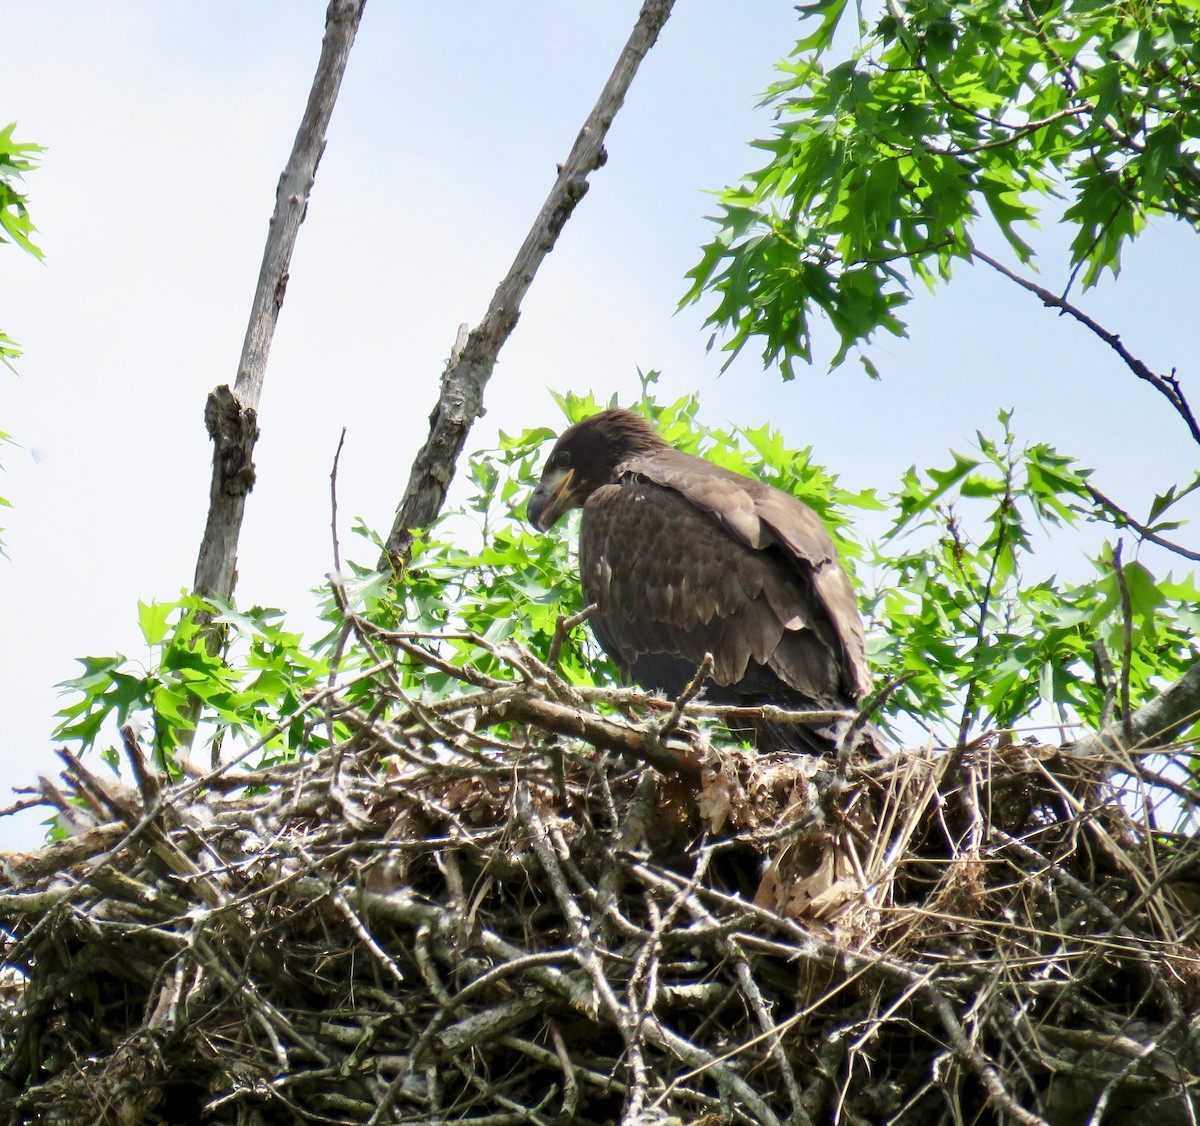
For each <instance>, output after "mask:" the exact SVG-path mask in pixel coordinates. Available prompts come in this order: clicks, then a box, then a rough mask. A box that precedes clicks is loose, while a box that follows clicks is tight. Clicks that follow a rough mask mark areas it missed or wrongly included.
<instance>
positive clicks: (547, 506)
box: [528, 469, 575, 532]
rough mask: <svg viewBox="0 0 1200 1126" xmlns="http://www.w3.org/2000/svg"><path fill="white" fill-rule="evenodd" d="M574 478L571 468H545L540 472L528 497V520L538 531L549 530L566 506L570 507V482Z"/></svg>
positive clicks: (573, 471) (565, 509)
mask: <svg viewBox="0 0 1200 1126" xmlns="http://www.w3.org/2000/svg"><path fill="white" fill-rule="evenodd" d="M574 479H575V470H573V469H547V470H546V472H545V473H543V474H542V479H541V481H540V482H539V483H538V487H537V488H536V489H534V490H533V496H531V497H530V498H529V509H528V513H529V522H530V523H531V524H532V525H533V526H534V527H535V528H537V530H538V531H539V532H546V531H549V530H550V529H551V528H552V527H554V525H555V524H556V523H557V521H558V518H559V517H560V516H562V514H563V513H564V512H566V511H567V509H568V508H570V507H571V483H572V482H573V481H574Z"/></svg>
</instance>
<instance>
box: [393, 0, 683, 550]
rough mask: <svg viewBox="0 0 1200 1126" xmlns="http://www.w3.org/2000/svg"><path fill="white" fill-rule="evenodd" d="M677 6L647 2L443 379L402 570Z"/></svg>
mask: <svg viewBox="0 0 1200 1126" xmlns="http://www.w3.org/2000/svg"><path fill="white" fill-rule="evenodd" d="M673 4H674V0H645V3H644V4H643V5H642V10H641V13H640V15H639V16H638V21H637V24H636V25H635V27H634V29H633V32H632V34H631V35H630V36H629V41H628V42H627V43H626V44H625V47H624V49H623V50H622V51H621V56H620V58H619V59H618V60H617V64H616V66H615V67H614V68H613V72H612V74H611V75H610V76H609V78H608V81H607V82H606V83H605V84H604V89H603V90H602V91H601V92H600V97H599V99H598V100H597V102H596V105H595V107H594V108H593V109H592V112H591V113H590V114H589V115H588V118H587V120H586V121H585V122H584V124H583V128H582V129H581V130H580V131H579V136H578V137H577V138H576V139H575V145H574V147H573V148H572V149H571V153H570V155H569V156H568V157H567V159H566V161H565V162H564V163H563V164H562V165H560V166H559V171H558V179H557V180H555V182H554V187H552V188H551V189H550V194H549V195H548V196H547V197H546V202H545V203H543V204H542V209H541V211H540V212H539V213H538V217H537V219H536V221H535V222H534V224H533V227H532V228H531V229H530V231H529V234H528V235H527V236H526V238H525V241H524V243H523V244H522V245H521V249H520V250H519V251H518V252H517V256H516V258H515V259H513V264H512V266H511V267H509V271H508V273H507V275H506V276H505V278H504V280H503V281H502V282H501V283H500V285H499V286H498V287H497V289H496V292H495V294H494V295H493V297H492V301H491V304H490V305H489V306H488V311H487V313H486V314H485V316H484V318H483V320H482V321H480V323H479V324H478V325H476V327H475V328H474V329H472V330H471V333H470V335H469V337H468V338H467V342H466V346H465V347H464V348H463V349H462V351H461V352H459V353H458V355H457V356H455V357H452V358H451V360H450V363H449V364H448V365H447V367H446V371H445V372H444V373H443V375H442V389H441V394H440V395H439V397H438V401H437V405H436V406H435V407H434V408H433V413H432V414H431V415H430V416H429V437H428V438H427V439H426V441H425V445H424V446H422V447H421V450H420V452H419V453H418V454H417V456H416V459H415V460H414V461H413V467H412V473H411V474H410V476H409V480H408V487H407V488H406V490H405V493H404V499H403V500H402V501H401V502H400V506H399V507H398V508H397V510H396V519H395V521H394V522H393V524H392V530H391V532H390V533H389V535H388V539H387V545H386V548H385V551H384V553H383V555H382V556H381V558H380V561H379V568H380V570H386V569H387V568H388V567H389V566H390V567H392V568H394V569H395V570H396V571H397V572H399V571H402V570H403V569H404V567H405V566H406V565H407V563H408V560H409V558H410V557H411V555H412V541H413V531H414V530H415V529H418V528H424V527H427V526H428V525H429V524H431V523H432V522H433V520H434V518H435V517H436V516H437V515H438V513H439V512H440V511H441V509H442V505H443V504H445V502H446V492H447V490H448V489H449V487H450V482H451V480H452V479H453V477H454V469H455V465H456V464H457V462H458V458H459V456H460V455H461V454H462V450H463V446H464V445H465V444H466V440H467V433H468V432H469V430H470V428H471V424H472V423H473V422H474V421H475V419H476V418H478V417H479V416H480V415H481V414H482V413H483V389H484V387H485V386H486V385H487V381H488V380H489V379H490V378H491V375H492V369H493V368H494V367H495V364H496V357H497V355H498V354H499V352H500V349H501V347H503V345H504V342H505V341H506V340H507V339H508V337H509V335H510V334H511V333H512V330H513V327H514V326H515V325H516V323H517V317H518V316H519V314H520V306H521V301H522V299H523V298H524V296H525V293H526V292H527V291H528V289H529V287H530V285H531V284H532V283H533V279H534V275H535V274H536V273H537V271H538V267H539V266H540V265H541V264H542V260H543V259H544V258H545V257H546V255H547V254H549V253H550V251H551V250H553V249H554V245H555V243H556V242H557V241H558V236H559V233H560V232H561V231H562V229H563V226H564V225H565V224H566V222H567V220H568V219H569V218H570V217H571V213H572V212H573V211H574V210H575V205H576V204H577V203H578V202H579V201H580V200H581V199H582V198H583V197H584V195H585V193H586V192H587V190H588V181H587V178H588V176H589V175H590V174H591V173H592V172H594V171H595V170H596V169H597V168H599V167H600V166H601V165H603V164H604V162H605V161H606V160H607V159H608V155H607V153H606V152H605V151H604V138H605V136H606V135H607V133H608V129H609V126H610V125H612V122H613V118H614V117H615V116H616V114H617V111H618V110H619V109H620V108H621V106H622V105H623V104H624V101H625V94H626V91H627V90H628V89H629V85H630V83H631V82H632V81H633V76H634V75H635V74H636V73H637V70H638V67H639V66H640V65H641V62H642V59H644V58H645V57H646V53H647V52H648V51H649V50H650V48H651V47H652V46H654V43H655V41H656V40H657V39H658V33H659V32H660V31H661V30H662V26H663V24H664V23H666V21H667V17H668V16H669V15H670V14H671V8H672V6H673Z"/></svg>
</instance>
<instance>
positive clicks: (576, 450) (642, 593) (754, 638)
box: [528, 407, 870, 752]
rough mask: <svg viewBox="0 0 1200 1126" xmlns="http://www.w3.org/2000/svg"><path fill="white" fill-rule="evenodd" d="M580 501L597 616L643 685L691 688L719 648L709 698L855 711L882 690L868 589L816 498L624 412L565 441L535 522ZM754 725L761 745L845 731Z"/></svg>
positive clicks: (804, 743) (618, 657)
mask: <svg viewBox="0 0 1200 1126" xmlns="http://www.w3.org/2000/svg"><path fill="white" fill-rule="evenodd" d="M572 508H581V509H582V510H583V518H582V522H581V524H580V528H579V571H580V578H581V580H582V584H583V593H584V598H585V600H586V602H587V604H589V605H591V604H593V603H594V604H595V606H596V609H595V611H594V612H593V614H592V617H591V619H590V624H591V627H592V630H593V632H594V633H595V636H596V640H597V641H598V642H599V643H600V646H601V648H603V649H604V651H605V652H606V653H607V654H608V655H609V656H610V657H612V659H613V660H614V661H615V662H616V664H617V666H618V667H619V669H620V670H621V672H622V674H623V675H624V676H625V677H626V678H627V679H630V680H632V681H634V682H635V683H637V684H639V685H640V686H641V687H642V688H644V689H646V690H647V691H659V692H663V693H666V695H667V696H670V697H677V696H678V695H679V694H680V693H682V692H683V691H684V689H685V688H686V687H687V685H688V684H689V683H690V682H691V681H692V680H693V679H694V678H695V676H696V673H697V670H698V669H699V667H700V665H701V663H702V662H703V661H704V658H705V655H706V654H711V655H712V660H713V668H712V673H711V676H710V677H709V678H708V680H707V681H706V682H705V684H704V698H705V700H707V701H709V702H711V703H714V704H732V705H736V706H743V707H747V708H754V707H759V706H761V705H764V704H774V705H777V706H779V707H782V708H788V709H801V710H811V709H819V710H825V709H832V708H837V709H842V708H853V707H855V706H856V705H857V704H858V703H859V702H860V701H861V700H862V699H863V697H864V696H865V695H866V693H867V691H868V688H869V684H870V673H869V671H868V669H867V663H866V657H865V645H864V639H863V626H862V619H861V617H860V616H859V612H858V604H857V600H856V598H855V595H854V590H853V588H852V587H851V585H850V580H849V578H848V577H847V575H846V572H845V571H844V570H843V569H842V566H841V564H840V563H839V562H838V557H837V552H836V550H835V549H834V546H833V540H832V539H831V538H830V535H829V532H828V530H827V529H826V527H825V525H824V524H822V522H821V519H820V517H818V516H817V514H816V513H815V512H814V511H813V510H812V509H811V508H809V507H808V505H806V504H804V503H803V502H802V501H799V500H797V499H796V498H795V497H793V496H791V495H789V494H788V493H785V492H783V491H782V490H781V489H776V488H774V487H772V486H771V485H767V484H765V483H763V482H762V481H758V480H755V479H754V478H752V477H746V476H743V475H742V474H740V473H734V472H732V471H731V470H729V469H725V468H723V467H722V466H719V465H715V464H713V463H712V462H710V461H707V460H705V459H704V458H702V457H695V456H693V455H692V454H687V453H684V452H683V451H682V450H678V449H675V447H673V446H671V445H669V444H668V443H667V442H666V441H664V440H663V438H662V437H661V436H660V435H659V433H658V431H656V430H655V429H654V427H653V426H652V425H651V424H650V423H648V422H647V421H646V420H645V419H643V418H641V417H640V416H638V415H636V414H634V413H633V412H631V411H628V410H623V409H621V408H619V407H614V408H611V409H609V410H604V411H601V412H600V413H599V414H594V415H592V416H591V417H590V418H585V419H584V420H583V421H581V422H577V423H576V424H575V425H574V426H571V427H569V428H568V429H567V430H565V431H564V432H563V433H562V434H561V435H560V436H559V438H558V440H557V441H556V442H555V444H554V448H553V450H551V452H550V457H549V459H548V460H547V462H546V465H545V469H544V471H543V473H542V477H541V481H540V483H539V484H538V486H537V488H536V489H535V490H534V492H533V494H532V496H531V497H530V500H529V507H528V516H529V521H530V523H531V524H533V525H534V527H536V528H537V529H538V530H539V531H541V532H546V531H549V529H550V528H551V527H553V525H554V524H555V523H556V522H557V521H558V520H559V518H560V517H562V515H563V514H564V513H565V512H567V511H568V510H570V509H572ZM735 730H736V727H735ZM739 734H743V735H746V736H748V737H749V738H750V739H751V740H752V741H753V742H754V743H755V745H756V746H757V747H758V748H759V749H760V750H767V749H788V750H805V751H814V752H822V751H826V750H829V749H831V748H832V747H833V746H834V744H835V741H836V735H837V733H836V731H835V730H834V729H833V728H832V727H830V726H817V725H807V724H782V723H771V722H770V721H767V720H758V721H756V722H755V723H754V725H753V727H752V728H751V729H749V730H745V731H741V732H739Z"/></svg>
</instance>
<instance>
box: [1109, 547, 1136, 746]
mask: <svg viewBox="0 0 1200 1126" xmlns="http://www.w3.org/2000/svg"><path fill="white" fill-rule="evenodd" d="M1122 546H1123V545H1122V543H1121V541H1120V540H1117V543H1116V546H1115V547H1114V548H1113V552H1112V565H1113V571H1114V573H1115V574H1116V576H1117V586H1118V587H1119V588H1120V591H1121V623H1122V639H1121V731H1122V733H1123V735H1124V742H1125V746H1126V747H1132V746H1133V720H1132V717H1131V716H1130V714H1129V673H1130V666H1131V665H1132V663H1133V609H1132V606H1131V603H1130V601H1129V584H1128V583H1127V582H1126V581H1125V568H1124V567H1122V566H1121V547H1122Z"/></svg>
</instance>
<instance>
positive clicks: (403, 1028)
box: [0, 635, 1200, 1126]
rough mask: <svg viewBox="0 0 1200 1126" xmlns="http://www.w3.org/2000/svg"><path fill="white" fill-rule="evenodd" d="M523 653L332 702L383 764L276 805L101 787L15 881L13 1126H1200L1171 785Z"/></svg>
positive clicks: (342, 765)
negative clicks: (696, 693)
mask: <svg viewBox="0 0 1200 1126" xmlns="http://www.w3.org/2000/svg"><path fill="white" fill-rule="evenodd" d="M388 644H389V645H390V646H391V648H392V651H393V652H394V653H396V654H398V655H400V654H403V655H404V658H405V659H407V660H412V661H417V662H426V663H428V664H429V665H430V666H431V667H437V668H439V669H441V670H442V671H445V670H446V668H447V667H448V666H447V665H446V664H445V663H444V662H442V661H441V660H440V658H439V657H438V656H437V652H436V650H437V643H436V641H435V640H433V639H429V638H420V637H415V636H399V635H393V636H392V637H391V638H390V639H389V640H388ZM498 655H500V656H502V657H504V658H506V659H507V662H508V667H509V668H510V669H511V670H512V677H511V679H508V680H505V679H504V678H492V677H486V676H482V675H479V674H475V673H472V672H470V670H468V671H465V672H464V671H462V670H458V671H457V674H458V675H460V676H461V677H462V680H463V684H462V689H461V691H460V692H459V693H457V694H456V695H453V696H451V697H448V698H446V699H444V700H440V701H437V702H428V701H427V702H424V703H422V702H418V701H414V700H411V699H409V698H407V697H406V696H405V695H404V694H403V693H401V692H400V691H399V689H398V688H396V689H395V690H394V691H391V692H390V693H389V692H383V693H382V694H381V695H380V697H379V698H378V699H377V700H375V701H374V704H375V709H374V711H373V712H372V713H371V714H366V713H364V712H363V711H362V710H361V708H356V707H354V706H352V705H350V704H349V703H348V702H347V701H346V700H345V699H344V698H343V697H342V695H341V693H340V691H339V689H338V687H337V686H332V687H331V688H330V689H329V691H328V692H327V693H326V694H325V696H324V698H323V699H322V700H321V701H320V702H319V707H317V708H314V709H312V712H310V714H312V713H313V712H317V711H320V712H321V713H322V722H324V719H325V717H326V716H335V717H338V718H340V719H342V720H343V721H344V722H346V723H347V724H348V726H349V727H350V728H351V729H352V730H353V731H354V735H353V737H352V738H351V739H350V740H349V741H348V742H347V743H346V744H344V745H341V746H339V747H336V748H335V749H334V751H333V752H326V753H323V754H320V755H310V756H305V757H302V758H301V759H299V760H298V761H296V762H293V763H289V764H287V765H283V766H279V767H277V768H273V769H269V770H261V771H244V770H240V769H239V768H235V767H232V766H226V767H223V768H221V769H219V770H217V771H214V772H212V773H210V774H208V775H205V776H203V777H202V778H192V779H189V780H188V781H185V782H182V783H175V784H171V785H168V784H166V783H165V781H164V780H163V779H161V778H157V777H156V776H154V774H153V772H152V771H150V770H149V769H148V768H147V766H146V763H145V761H144V758H143V756H142V755H141V752H140V751H139V750H138V748H137V745H136V742H135V741H134V740H133V738H132V736H130V735H127V739H126V742H127V752H128V754H129V756H130V758H131V763H132V765H133V772H134V777H135V778H136V779H137V781H138V785H137V786H136V787H131V788H122V787H118V786H115V785H113V784H112V783H108V782H104V781H102V780H101V779H99V778H97V777H96V776H95V775H94V774H93V773H92V772H91V771H90V770H88V769H87V768H86V767H84V766H83V765H82V764H81V763H79V762H77V761H74V760H70V759H69V760H68V763H67V769H66V771H65V773H64V777H63V781H62V783H61V784H59V785H51V784H50V783H48V782H47V783H44V785H43V788H42V798H43V800H44V801H45V802H47V803H48V804H51V805H53V806H55V807H57V808H58V809H59V812H60V813H61V814H62V815H63V816H64V817H69V818H70V819H71V822H72V823H73V824H74V826H75V829H76V831H75V833H74V835H72V836H70V837H68V838H67V839H65V840H63V841H61V842H58V843H55V844H52V845H49V846H47V847H46V848H45V849H43V850H42V851H40V852H37V853H30V854H8V855H7V856H5V857H3V871H4V881H3V884H4V886H3V888H2V890H0V920H2V925H3V927H4V933H5V939H6V960H5V965H6V967H7V968H6V969H5V971H4V975H5V976H4V977H3V979H2V980H0V1056H2V1058H3V1062H4V1071H3V1084H4V1089H3V1091H0V1108H3V1110H2V1111H0V1113H2V1114H3V1116H4V1120H6V1121H8V1122H13V1123H17V1122H35V1121H36V1122H52V1123H95V1122H113V1123H131V1122H145V1123H153V1122H170V1123H184V1122H195V1123H234V1122H236V1123H246V1124H251V1123H263V1124H265V1123H277V1122H278V1123H297V1122H318V1123H383V1122H388V1123H400V1122H403V1123H440V1122H451V1121H453V1122H458V1121H464V1122H473V1123H477V1124H488V1126H499V1124H501V1123H553V1122H566V1121H569V1122H578V1123H608V1122H621V1123H651V1122H671V1121H677V1122H707V1123H718V1122H735V1123H771V1124H773V1123H780V1124H782V1123H825V1122H838V1123H849V1124H865V1123H872V1124H875V1123H885V1122H894V1123H902V1124H909V1123H915V1124H924V1123H930V1124H933V1123H992V1122H995V1123H1011V1122H1021V1123H1039V1122H1044V1123H1052V1124H1054V1126H1060V1124H1066V1126H1069V1124H1071V1123H1081V1124H1083V1123H1100V1122H1107V1123H1120V1122H1126V1121H1132V1120H1134V1119H1135V1118H1138V1119H1141V1118H1144V1117H1145V1116H1147V1115H1150V1114H1153V1115H1154V1116H1155V1118H1156V1121H1157V1123H1158V1126H1171V1124H1173V1123H1176V1122H1178V1123H1194V1122H1195V1121H1196V1116H1195V1108H1194V1105H1193V1101H1194V1099H1195V1078H1194V1076H1195V1074H1196V1071H1197V1064H1198V1054H1200V1053H1198V1049H1197V1039H1198V1037H1200V1020H1197V1018H1195V1017H1194V1016H1193V1013H1194V1012H1195V1011H1196V1009H1197V1000H1198V994H1197V987H1198V985H1200V960H1198V956H1197V951H1196V936H1195V919H1196V907H1197V895H1196V888H1197V886H1200V865H1198V864H1197V850H1196V844H1195V841H1194V839H1193V838H1192V836H1190V835H1188V834H1184V833H1174V834H1172V833H1164V832H1160V831H1157V830H1154V829H1153V828H1152V826H1151V825H1150V824H1149V823H1148V821H1147V815H1146V810H1147V808H1148V806H1147V803H1146V798H1147V796H1148V795H1147V793H1146V792H1142V793H1140V794H1139V793H1137V792H1134V791H1135V789H1136V786H1138V785H1144V782H1143V781H1139V779H1141V778H1144V776H1145V774H1146V773H1147V772H1146V771H1145V770H1144V769H1143V768H1142V766H1141V765H1137V764H1141V763H1143V762H1144V761H1149V760H1143V759H1142V758H1138V759H1137V760H1136V763H1135V762H1134V760H1132V759H1130V760H1129V761H1127V762H1125V763H1124V764H1122V763H1120V762H1116V763H1113V762H1109V763H1099V762H1096V761H1094V760H1086V761H1080V760H1076V759H1073V758H1072V757H1071V756H1070V755H1069V754H1068V753H1064V752H1060V751H1057V750H1052V749H1045V748H1036V747H1014V746H1002V747H992V746H989V745H986V744H981V745H978V746H975V747H973V748H970V749H969V750H967V751H964V752H953V751H935V750H932V749H926V750H924V751H909V752H904V753H899V754H893V755H889V756H886V757H883V758H879V757H877V756H872V757H870V758H863V757H861V756H858V757H856V756H851V755H843V756H842V759H841V761H834V760H832V759H829V760H826V759H818V758H813V757H809V756H799V757H787V756H776V755H762V756H755V755H752V754H749V753H747V752H745V751H743V750H739V749H737V748H733V747H725V746H719V745H718V746H713V745H710V744H709V743H708V741H707V736H705V735H704V734H702V733H701V732H700V730H699V729H698V728H697V726H696V723H697V720H696V716H697V715H699V714H701V713H702V711H703V709H697V708H696V706H695V705H687V706H686V707H682V708H680V707H677V708H675V709H673V710H670V711H669V712H664V709H663V707H662V706H661V705H655V704H653V703H650V702H647V701H646V700H645V699H644V698H643V697H641V696H639V695H638V694H636V693H632V692H600V691H595V692H580V691H578V690H575V689H572V688H570V687H568V686H567V685H566V684H564V683H563V682H562V681H561V680H559V679H558V678H557V677H556V676H554V674H553V673H552V672H551V671H550V670H548V669H546V668H545V667H543V666H540V665H539V664H538V663H537V662H536V661H535V660H534V659H533V658H532V657H530V656H529V655H528V654H525V653H520V652H516V651H512V652H507V651H500V652H499V654H498ZM700 722H701V723H702V724H703V721H700ZM650 763H653V764H654V766H653V767H652V766H651V765H649V764H650ZM1122 765H1124V767H1125V768H1126V769H1125V772H1124V773H1121V774H1117V773H1114V771H1115V770H1116V768H1118V767H1121V766H1122ZM1130 765H1137V770H1135V771H1130V770H1129V769H1128V767H1129V766H1130ZM1122 786H1125V787H1127V788H1128V789H1129V791H1130V792H1129V793H1122V791H1121V787H1122ZM1151 796H1152V795H1151Z"/></svg>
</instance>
